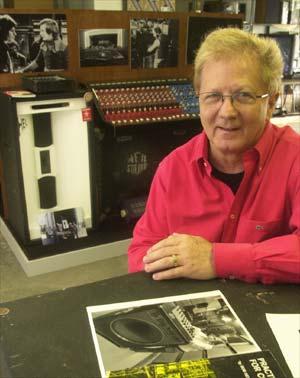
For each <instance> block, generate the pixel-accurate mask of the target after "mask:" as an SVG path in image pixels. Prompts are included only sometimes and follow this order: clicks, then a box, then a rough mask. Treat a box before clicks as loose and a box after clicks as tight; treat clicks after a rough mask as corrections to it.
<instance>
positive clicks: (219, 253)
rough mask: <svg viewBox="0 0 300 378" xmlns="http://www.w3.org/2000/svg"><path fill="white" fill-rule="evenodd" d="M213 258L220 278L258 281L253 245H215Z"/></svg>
mask: <svg viewBox="0 0 300 378" xmlns="http://www.w3.org/2000/svg"><path fill="white" fill-rule="evenodd" d="M213 257H214V264H215V271H216V274H217V276H218V277H222V278H229V279H235V278H236V279H240V280H243V281H247V282H256V281H257V278H256V270H255V269H256V266H255V262H254V261H253V245H252V244H250V243H213Z"/></svg>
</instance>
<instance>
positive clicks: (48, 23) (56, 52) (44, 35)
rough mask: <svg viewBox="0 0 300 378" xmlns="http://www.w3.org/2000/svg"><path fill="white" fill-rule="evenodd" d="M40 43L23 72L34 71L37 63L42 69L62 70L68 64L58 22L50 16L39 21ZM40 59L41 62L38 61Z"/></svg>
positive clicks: (66, 52) (66, 51) (65, 47)
mask: <svg viewBox="0 0 300 378" xmlns="http://www.w3.org/2000/svg"><path fill="white" fill-rule="evenodd" d="M39 28H40V31H39V33H40V37H41V39H40V45H39V50H38V52H37V55H36V57H35V58H34V60H33V61H32V62H30V64H29V65H28V66H26V67H25V68H24V69H23V72H27V71H34V70H36V68H37V67H38V66H39V65H42V66H43V67H44V71H53V70H63V69H66V68H67V66H68V50H67V46H66V44H65V43H64V42H63V40H62V37H61V35H60V31H59V27H58V23H57V22H56V20H54V19H52V18H44V19H42V20H41V21H40V22H39ZM40 60H42V63H40Z"/></svg>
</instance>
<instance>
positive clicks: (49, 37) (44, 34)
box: [40, 24, 53, 41]
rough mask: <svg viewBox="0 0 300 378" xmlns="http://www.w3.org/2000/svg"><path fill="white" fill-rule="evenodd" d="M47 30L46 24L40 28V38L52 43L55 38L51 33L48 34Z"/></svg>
mask: <svg viewBox="0 0 300 378" xmlns="http://www.w3.org/2000/svg"><path fill="white" fill-rule="evenodd" d="M46 29H47V25H46V24H42V25H41V26H40V36H41V37H42V40H43V41H52V39H53V36H52V34H51V33H50V34H48V33H47V31H46Z"/></svg>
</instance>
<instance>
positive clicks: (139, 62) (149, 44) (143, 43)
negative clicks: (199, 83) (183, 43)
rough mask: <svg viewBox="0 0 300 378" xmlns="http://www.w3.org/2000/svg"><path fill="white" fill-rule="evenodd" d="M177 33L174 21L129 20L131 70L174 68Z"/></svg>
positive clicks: (176, 57) (176, 52) (176, 60)
mask: <svg viewBox="0 0 300 378" xmlns="http://www.w3.org/2000/svg"><path fill="white" fill-rule="evenodd" d="M178 31H179V21H178V20H176V19H147V18H140V19H136V18H135V19H131V20H130V41H131V44H130V45H131V68H163V67H176V66H177V64H178Z"/></svg>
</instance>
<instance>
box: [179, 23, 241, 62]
mask: <svg viewBox="0 0 300 378" xmlns="http://www.w3.org/2000/svg"><path fill="white" fill-rule="evenodd" d="M242 26H243V20H242V19H235V18H229V17H228V18H217V17H194V16H190V17H189V20H188V32H187V51H186V62H187V64H193V63H194V59H195V56H196V52H197V50H198V49H199V47H200V44H201V43H202V42H203V40H204V38H205V37H206V35H207V34H208V33H209V32H211V31H213V30H214V29H217V28H226V27H237V28H240V29H241V28H242Z"/></svg>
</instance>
